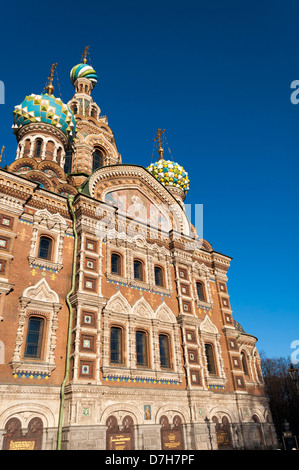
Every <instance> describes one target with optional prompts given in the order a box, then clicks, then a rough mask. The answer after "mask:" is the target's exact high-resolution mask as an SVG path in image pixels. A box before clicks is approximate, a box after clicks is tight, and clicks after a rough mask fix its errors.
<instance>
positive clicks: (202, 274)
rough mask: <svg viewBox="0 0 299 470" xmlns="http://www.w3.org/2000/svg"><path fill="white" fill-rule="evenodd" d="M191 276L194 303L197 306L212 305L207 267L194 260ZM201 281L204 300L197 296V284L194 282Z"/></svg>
mask: <svg viewBox="0 0 299 470" xmlns="http://www.w3.org/2000/svg"><path fill="white" fill-rule="evenodd" d="M192 276H193V288H194V296H195V300H196V305H197V306H198V307H210V308H211V307H212V306H213V298H212V291H211V287H210V271H209V268H207V266H206V265H205V264H203V263H201V264H199V263H198V261H195V262H194V263H193V264H192ZM197 282H201V283H202V285H203V289H204V293H205V298H206V300H205V301H204V300H199V299H198V296H197V286H196V283H197Z"/></svg>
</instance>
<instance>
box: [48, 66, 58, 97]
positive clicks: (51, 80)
mask: <svg viewBox="0 0 299 470" xmlns="http://www.w3.org/2000/svg"><path fill="white" fill-rule="evenodd" d="M56 67H57V63H56V64H52V67H51V71H50V75H49V76H48V85H47V87H46V88H47V93H48V95H49V96H51V95H52V94H53V91H54V86H53V78H54V71H55V69H56Z"/></svg>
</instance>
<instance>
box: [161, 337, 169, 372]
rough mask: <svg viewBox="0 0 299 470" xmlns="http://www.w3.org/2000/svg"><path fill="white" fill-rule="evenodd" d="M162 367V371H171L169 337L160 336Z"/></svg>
mask: <svg viewBox="0 0 299 470" xmlns="http://www.w3.org/2000/svg"><path fill="white" fill-rule="evenodd" d="M159 349H160V366H161V368H162V369H170V351H169V338H168V336H167V335H159Z"/></svg>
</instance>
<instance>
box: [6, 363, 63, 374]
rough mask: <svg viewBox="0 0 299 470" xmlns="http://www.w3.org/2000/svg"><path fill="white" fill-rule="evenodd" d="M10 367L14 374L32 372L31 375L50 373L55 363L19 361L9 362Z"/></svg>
mask: <svg viewBox="0 0 299 470" xmlns="http://www.w3.org/2000/svg"><path fill="white" fill-rule="evenodd" d="M10 365H11V368H12V370H13V373H14V374H20V373H22V374H32V375H48V376H49V375H51V373H52V372H53V370H54V369H55V368H56V366H55V364H48V363H46V362H42V361H41V362H38V360H36V361H33V360H31V361H29V360H28V361H26V360H23V361H20V362H11V363H10Z"/></svg>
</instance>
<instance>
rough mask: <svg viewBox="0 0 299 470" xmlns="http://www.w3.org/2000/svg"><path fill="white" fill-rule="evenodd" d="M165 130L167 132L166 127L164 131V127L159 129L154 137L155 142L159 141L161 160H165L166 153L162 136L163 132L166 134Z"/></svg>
mask: <svg viewBox="0 0 299 470" xmlns="http://www.w3.org/2000/svg"><path fill="white" fill-rule="evenodd" d="M164 132H165V129H164V131H162V129H158V131H157V135H156V137H155V138H154V142H155V141H157V142H158V144H159V148H158V154H159V155H160V160H163V155H164V148H163V145H162V139H161V136H162V134H164Z"/></svg>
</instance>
